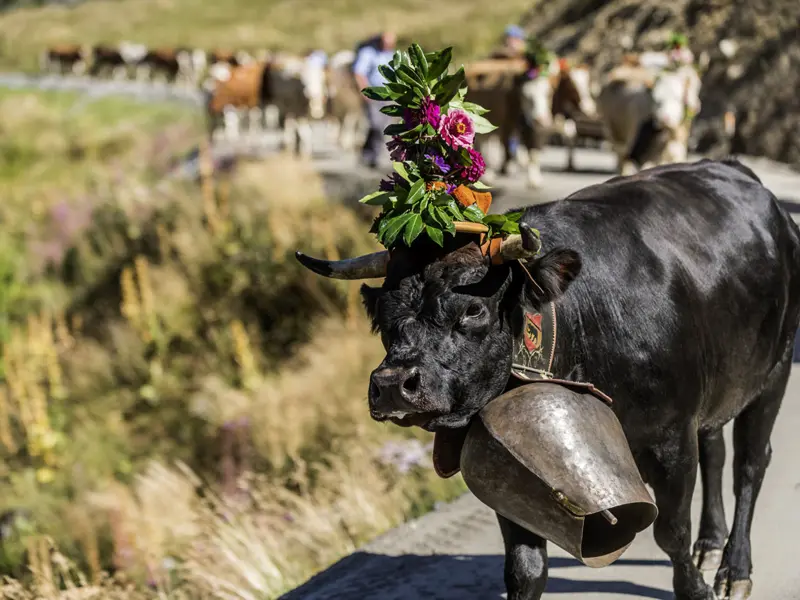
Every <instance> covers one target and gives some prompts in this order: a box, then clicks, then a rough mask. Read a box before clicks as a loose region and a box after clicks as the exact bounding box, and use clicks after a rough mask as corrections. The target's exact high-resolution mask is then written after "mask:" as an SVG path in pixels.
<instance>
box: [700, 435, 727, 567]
mask: <svg viewBox="0 0 800 600" xmlns="http://www.w3.org/2000/svg"><path fill="white" fill-rule="evenodd" d="M699 442H700V475H701V480H702V484H703V509H702V512H701V514H700V533H699V535H698V536H697V541H696V542H695V543H694V555H693V557H692V558H693V560H694V564H696V565H697V566H698V567H699V568H700V570H701V571H712V570H715V569H717V568H719V565H720V562H721V561H722V549H723V548H724V547H725V540H726V539H727V537H728V525H727V524H726V523H725V504H724V502H723V500H722V469H723V467H724V466H725V440H724V439H723V437H722V430H719V431H710V432H706V433H701V434H700V439H699Z"/></svg>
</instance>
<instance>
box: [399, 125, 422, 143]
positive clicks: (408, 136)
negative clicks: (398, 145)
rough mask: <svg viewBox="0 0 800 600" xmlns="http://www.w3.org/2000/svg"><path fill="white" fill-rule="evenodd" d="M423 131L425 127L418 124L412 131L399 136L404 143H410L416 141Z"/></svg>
mask: <svg viewBox="0 0 800 600" xmlns="http://www.w3.org/2000/svg"><path fill="white" fill-rule="evenodd" d="M424 129H425V125H423V124H422V123H420V124H419V125H417V126H416V127H414V129H409V130H408V131H404V132H403V133H401V134H400V139H401V140H405V141H411V140H415V139H417V138H418V137H419V136H420V134H421V133H422V131H423V130H424Z"/></svg>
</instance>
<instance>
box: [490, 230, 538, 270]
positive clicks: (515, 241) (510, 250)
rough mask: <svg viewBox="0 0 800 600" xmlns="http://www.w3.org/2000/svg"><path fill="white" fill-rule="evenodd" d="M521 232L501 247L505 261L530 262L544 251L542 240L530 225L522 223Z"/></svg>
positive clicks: (508, 238) (507, 239)
mask: <svg viewBox="0 0 800 600" xmlns="http://www.w3.org/2000/svg"><path fill="white" fill-rule="evenodd" d="M519 230H520V233H518V234H514V235H509V236H508V237H507V238H506V239H504V240H503V243H502V244H501V245H500V256H501V257H502V259H503V260H504V261H509V260H529V259H531V258H533V257H534V256H536V255H537V254H539V250H541V249H542V242H541V240H540V239H539V237H538V236H537V235H536V234H535V233H533V230H532V229H531V228H530V227H529V226H528V225H525V224H524V223H520V224H519Z"/></svg>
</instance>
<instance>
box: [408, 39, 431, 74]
mask: <svg viewBox="0 0 800 600" xmlns="http://www.w3.org/2000/svg"><path fill="white" fill-rule="evenodd" d="M409 54H410V55H411V61H412V62H413V63H414V66H416V67H417V69H419V74H420V75H421V76H422V81H426V80H427V77H428V60H427V59H426V58H425V53H424V52H423V51H422V48H420V47H419V44H411V52H410V53H409Z"/></svg>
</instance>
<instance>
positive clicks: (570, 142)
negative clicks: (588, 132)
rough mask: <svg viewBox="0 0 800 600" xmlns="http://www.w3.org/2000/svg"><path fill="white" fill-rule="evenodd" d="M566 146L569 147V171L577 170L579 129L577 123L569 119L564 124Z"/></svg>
mask: <svg viewBox="0 0 800 600" xmlns="http://www.w3.org/2000/svg"><path fill="white" fill-rule="evenodd" d="M563 132H564V145H565V146H566V147H567V171H569V172H572V171H574V170H575V141H576V139H577V137H578V127H577V126H576V125H575V121H573V120H572V119H567V120H566V121H565V122H564V127H563Z"/></svg>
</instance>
